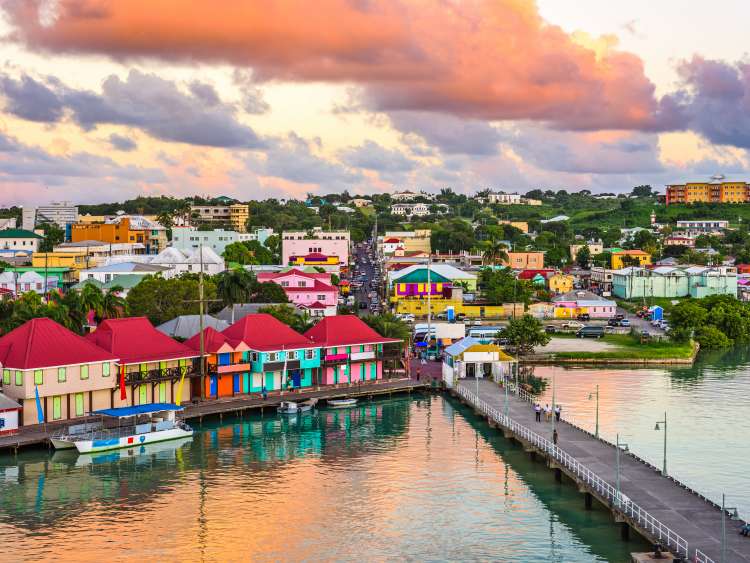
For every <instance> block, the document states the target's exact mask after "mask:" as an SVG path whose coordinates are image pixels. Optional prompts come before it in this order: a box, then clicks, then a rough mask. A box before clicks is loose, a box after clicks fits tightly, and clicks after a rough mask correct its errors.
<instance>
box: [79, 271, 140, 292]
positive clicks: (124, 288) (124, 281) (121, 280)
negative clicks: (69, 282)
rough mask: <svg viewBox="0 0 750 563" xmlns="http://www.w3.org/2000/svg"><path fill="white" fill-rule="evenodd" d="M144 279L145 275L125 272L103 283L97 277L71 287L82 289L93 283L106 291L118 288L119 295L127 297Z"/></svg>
mask: <svg viewBox="0 0 750 563" xmlns="http://www.w3.org/2000/svg"><path fill="white" fill-rule="evenodd" d="M142 281H143V276H142V275H138V274H123V275H120V276H115V277H113V278H112V279H111V280H110V281H108V282H105V283H102V282H100V281H99V280H97V279H95V278H90V279H85V280H83V281H80V282H78V283H77V284H75V285H73V286H72V287H71V288H70V289H73V290H76V291H81V290H82V289H83V288H84V287H86V284H93V285H95V286H96V287H98V288H99V289H101V290H102V291H103V292H104V293H107V292H109V291H112V290H114V289H117V295H119V296H120V297H123V298H124V297H127V296H128V293H130V290H131V289H133V288H134V287H135V286H137V285H138V284H139V283H141V282H142Z"/></svg>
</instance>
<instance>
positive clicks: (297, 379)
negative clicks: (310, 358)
mask: <svg viewBox="0 0 750 563" xmlns="http://www.w3.org/2000/svg"><path fill="white" fill-rule="evenodd" d="M301 381H302V377H301V376H300V372H299V370H298V369H296V370H294V371H293V372H292V387H294V388H295V389H296V388H298V387H299V386H300V383H301Z"/></svg>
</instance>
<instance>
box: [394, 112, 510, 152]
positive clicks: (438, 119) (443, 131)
mask: <svg viewBox="0 0 750 563" xmlns="http://www.w3.org/2000/svg"><path fill="white" fill-rule="evenodd" d="M390 118H391V123H392V124H393V126H394V127H395V128H396V129H398V130H399V131H402V132H404V133H406V134H415V135H418V136H419V137H421V138H422V139H423V140H424V141H425V142H426V143H427V144H428V145H432V146H435V147H437V148H439V149H440V150H441V151H442V152H443V153H446V154H470V155H483V156H487V155H491V154H495V153H496V152H497V144H498V142H499V141H500V134H499V133H498V131H497V129H495V127H493V126H492V125H490V124H488V123H485V122H483V121H477V120H474V119H462V118H460V117H454V116H452V115H440V114H435V113H430V112H419V111H397V112H391V114H390ZM408 144H410V146H412V147H415V145H413V144H412V143H411V142H409V143H408ZM418 146H419V145H416V147H418Z"/></svg>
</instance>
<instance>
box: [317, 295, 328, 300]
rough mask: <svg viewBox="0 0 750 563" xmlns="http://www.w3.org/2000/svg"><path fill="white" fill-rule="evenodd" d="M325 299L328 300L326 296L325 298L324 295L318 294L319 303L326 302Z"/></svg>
mask: <svg viewBox="0 0 750 563" xmlns="http://www.w3.org/2000/svg"><path fill="white" fill-rule="evenodd" d="M325 298H326V296H325V295H322V294H320V293H319V294H318V301H324V300H325Z"/></svg>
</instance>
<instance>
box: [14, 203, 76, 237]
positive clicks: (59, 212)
mask: <svg viewBox="0 0 750 563" xmlns="http://www.w3.org/2000/svg"><path fill="white" fill-rule="evenodd" d="M21 222H22V224H23V228H24V229H26V230H29V231H31V230H34V227H36V226H37V225H41V224H43V223H53V224H55V225H57V226H58V227H60V228H61V229H63V230H65V231H66V233H67V226H68V225H72V224H73V223H76V222H78V207H76V206H75V205H73V204H71V203H70V202H69V201H53V202H52V203H50V204H49V205H42V206H39V207H24V209H23V212H22V217H21Z"/></svg>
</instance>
